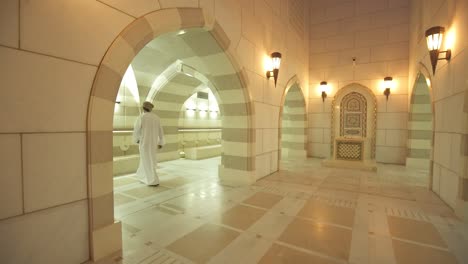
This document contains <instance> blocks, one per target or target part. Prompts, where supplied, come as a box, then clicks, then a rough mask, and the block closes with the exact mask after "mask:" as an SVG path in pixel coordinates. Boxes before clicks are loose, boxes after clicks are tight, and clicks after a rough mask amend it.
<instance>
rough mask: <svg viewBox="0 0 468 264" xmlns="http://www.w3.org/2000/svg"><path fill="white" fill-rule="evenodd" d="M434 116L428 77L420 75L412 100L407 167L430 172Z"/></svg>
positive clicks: (415, 84)
mask: <svg viewBox="0 0 468 264" xmlns="http://www.w3.org/2000/svg"><path fill="white" fill-rule="evenodd" d="M433 127H434V116H433V107H432V97H431V92H430V87H429V85H428V82H427V77H426V76H425V75H424V74H423V73H419V74H418V77H417V78H416V81H415V83H414V87H413V91H412V94H411V100H410V113H409V124H408V136H409V137H408V155H407V158H406V166H407V167H411V168H417V169H422V170H425V171H427V172H428V173H429V172H430V170H431V169H430V168H431V167H432V149H433V131H434V130H433Z"/></svg>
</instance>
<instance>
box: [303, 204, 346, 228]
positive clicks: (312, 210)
mask: <svg viewBox="0 0 468 264" xmlns="http://www.w3.org/2000/svg"><path fill="white" fill-rule="evenodd" d="M298 216H300V217H304V218H309V219H313V220H315V221H318V222H326V223H332V224H337V225H343V226H347V227H352V226H353V223H354V209H353V208H346V207H338V206H332V205H328V204H326V203H324V202H320V201H317V200H309V201H307V202H306V204H305V205H304V207H303V208H302V210H301V211H300V212H299V213H298Z"/></svg>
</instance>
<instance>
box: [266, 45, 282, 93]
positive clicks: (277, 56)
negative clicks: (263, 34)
mask: <svg viewBox="0 0 468 264" xmlns="http://www.w3.org/2000/svg"><path fill="white" fill-rule="evenodd" d="M270 58H271V68H270V69H268V70H267V72H266V77H267V78H268V79H270V77H273V79H274V80H275V87H276V82H277V81H278V74H279V68H280V64H281V53H279V52H273V53H272V54H271V55H270Z"/></svg>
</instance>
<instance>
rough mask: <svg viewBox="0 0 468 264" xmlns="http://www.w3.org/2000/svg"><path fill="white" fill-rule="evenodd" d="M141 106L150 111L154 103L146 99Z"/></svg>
mask: <svg viewBox="0 0 468 264" xmlns="http://www.w3.org/2000/svg"><path fill="white" fill-rule="evenodd" d="M143 108H145V109H146V110H149V111H151V110H153V108H154V105H153V104H152V103H150V102H148V101H146V102H143Z"/></svg>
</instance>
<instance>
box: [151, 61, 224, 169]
mask: <svg viewBox="0 0 468 264" xmlns="http://www.w3.org/2000/svg"><path fill="white" fill-rule="evenodd" d="M171 68H172V69H173V70H171V71H164V72H163V74H162V75H160V76H159V77H161V78H163V79H164V81H163V82H161V85H156V86H153V87H151V90H150V92H149V93H148V96H147V97H146V101H150V102H154V103H155V105H156V107H155V110H154V111H155V112H156V114H157V115H158V116H159V117H160V118H161V120H162V123H163V124H164V135H165V140H166V144H165V145H164V148H162V149H161V150H160V151H159V153H158V157H163V159H162V160H173V159H178V158H179V157H180V154H179V149H180V148H179V144H180V142H179V121H180V112H181V108H182V107H183V105H184V103H185V101H186V100H187V99H188V98H189V97H190V96H191V95H193V94H194V93H196V92H197V91H199V90H200V89H202V88H205V87H208V88H210V90H211V91H212V92H213V95H214V96H215V97H216V100H217V101H218V104H219V108H220V117H223V113H224V112H223V105H222V102H221V98H220V95H219V91H218V90H217V89H216V87H215V86H214V85H213V83H212V82H211V81H210V80H209V79H208V78H207V77H206V76H205V75H203V74H202V73H200V72H198V71H197V70H196V69H194V68H192V67H190V66H188V65H185V64H183V63H182V62H178V65H177V67H171Z"/></svg>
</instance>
